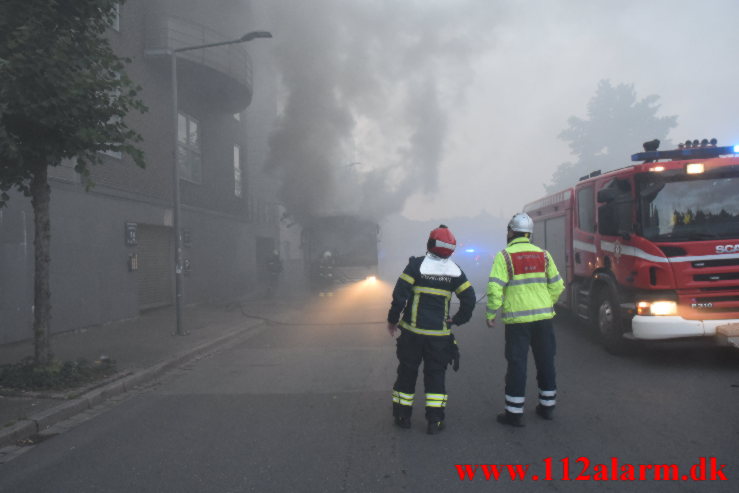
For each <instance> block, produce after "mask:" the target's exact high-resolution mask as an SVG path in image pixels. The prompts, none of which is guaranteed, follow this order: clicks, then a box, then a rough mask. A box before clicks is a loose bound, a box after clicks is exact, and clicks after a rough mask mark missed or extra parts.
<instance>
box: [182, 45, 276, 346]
mask: <svg viewBox="0 0 739 493" xmlns="http://www.w3.org/2000/svg"><path fill="white" fill-rule="evenodd" d="M271 37H272V34H271V33H269V32H267V31H252V32H250V33H247V34H244V35H243V36H241V37H240V38H238V39H233V40H230V41H221V42H218V43H208V44H203V45H196V46H185V47H182V48H175V49H172V50H171V51H170V59H171V65H172V68H171V70H172V121H173V124H174V139H173V143H174V149H173V151H172V152H173V156H174V159H173V162H174V171H173V178H174V197H173V201H174V204H173V213H172V215H173V218H172V220H173V221H172V222H173V227H174V243H175V258H174V262H175V267H174V268H175V314H176V320H177V329H176V331H175V334H176V335H184V334H185V332H184V331H183V330H182V298H183V296H182V291H183V290H182V288H183V278H182V276H183V265H182V230H181V225H180V212H181V211H180V208H181V205H180V163H179V159H178V155H177V154H178V152H177V151H178V149H179V128H178V127H179V122H178V120H179V113H180V111H179V108H178V105H179V101H178V99H177V54H178V53H182V52H184V51H193V50H202V49H204V48H213V47H215V46H225V45H232V44H238V43H246V42H247V41H251V40H253V39H258V38H271Z"/></svg>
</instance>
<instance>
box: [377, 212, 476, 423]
mask: <svg viewBox="0 0 739 493" xmlns="http://www.w3.org/2000/svg"><path fill="white" fill-rule="evenodd" d="M455 246H456V240H455V239H454V235H452V233H451V231H449V229H448V228H447V227H446V226H444V225H441V226H439V227H438V228H436V229H435V230H433V231H432V232H431V234H430V236H429V239H428V243H427V250H428V252H427V253H426V255H425V256H423V257H411V258H410V259H409V261H408V265H407V266H406V267H405V269H404V270H403V273H402V274H401V275H400V278H399V279H398V282H397V283H396V284H395V289H394V290H393V300H392V303H391V305H390V311H389V312H388V315H387V322H388V331H389V332H390V335H392V336H394V335H395V332H396V331H397V330H398V326H400V337H398V339H397V342H396V344H397V351H396V354H397V356H398V362H399V364H398V377H397V379H396V380H395V385H394V386H393V416H394V418H395V424H396V425H398V426H400V427H401V428H410V424H411V421H410V419H411V412H412V410H413V407H412V406H413V401H414V398H415V388H416V378H417V376H418V367H419V366H420V364H421V361H423V376H424V378H423V383H424V387H425V391H426V395H425V404H426V420H427V421H428V427H427V432H428V433H429V434H432V435H433V434H436V433H438V432H439V431H441V430H442V429H443V428H444V408H445V406H446V401H447V394H446V387H445V381H444V380H445V376H446V367H447V365H450V364H451V365H452V366H453V368H454V370H455V371H456V370H457V369H458V368H459V350H458V348H457V343H456V341H455V339H454V335H453V334H452V331H451V326H452V325H462V324H464V323H466V322H467V321H468V320H469V319H470V317H471V316H472V310H473V309H474V307H475V290H474V289H473V287H472V285H471V284H470V282H469V281H468V280H467V276H465V274H464V272H462V269H460V268H459V267H458V266H457V265H456V264H455V263H454V262H453V261H452V260H451V259H450V258H449V257H450V256H451V255H452V253H453V252H454V248H455ZM452 294H456V296H457V297H458V298H459V301H460V305H459V310H458V311H457V313H455V314H454V315H450V314H449V304H450V301H451V298H452ZM401 313H402V319H401Z"/></svg>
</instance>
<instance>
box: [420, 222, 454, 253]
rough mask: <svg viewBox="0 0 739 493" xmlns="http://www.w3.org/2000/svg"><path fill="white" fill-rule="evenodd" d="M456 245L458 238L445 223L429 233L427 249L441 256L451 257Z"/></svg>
mask: <svg viewBox="0 0 739 493" xmlns="http://www.w3.org/2000/svg"><path fill="white" fill-rule="evenodd" d="M456 246H457V239H456V238H454V235H453V234H452V232H451V231H449V228H447V227H446V226H444V225H443V224H442V225H440V226H439V227H438V228H436V229H435V230H433V231H432V232H431V234H429V239H428V242H427V243H426V249H427V250H428V251H429V252H431V253H433V254H434V255H438V256H439V257H441V258H447V257H450V256H451V255H452V253H454V248H455V247H456Z"/></svg>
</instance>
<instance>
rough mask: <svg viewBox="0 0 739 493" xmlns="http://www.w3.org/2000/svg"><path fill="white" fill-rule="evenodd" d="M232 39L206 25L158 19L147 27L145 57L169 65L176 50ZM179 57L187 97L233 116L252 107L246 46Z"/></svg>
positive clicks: (250, 67) (180, 80)
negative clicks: (164, 61) (157, 59)
mask: <svg viewBox="0 0 739 493" xmlns="http://www.w3.org/2000/svg"><path fill="white" fill-rule="evenodd" d="M237 36H238V34H237V35H236V37H237ZM229 39H233V38H229V37H226V36H224V35H223V34H221V33H218V32H216V31H213V30H212V29H209V28H208V27H206V26H204V25H202V24H198V23H194V22H191V21H187V20H184V19H180V18H176V17H162V18H154V19H151V20H149V22H148V24H147V26H146V48H145V54H146V56H147V57H149V58H162V59H163V60H166V63H169V57H170V53H171V52H172V50H173V49H177V48H182V47H186V46H197V45H202V44H209V43H218V42H221V41H227V40H229ZM177 57H178V60H177V64H178V70H177V77H178V82H179V86H180V87H179V91H180V93H181V94H182V96H183V98H192V97H197V98H198V99H199V100H201V101H204V102H206V103H208V104H210V105H213V106H216V107H218V108H221V109H222V110H224V111H228V112H231V113H237V112H240V111H242V110H244V109H245V108H246V107H247V106H249V103H250V102H251V98H252V64H251V59H250V57H249V53H248V52H247V50H246V48H245V47H244V45H238V44H236V45H226V46H218V47H214V48H205V49H202V50H193V51H185V52H183V53H180V54H178V55H177Z"/></svg>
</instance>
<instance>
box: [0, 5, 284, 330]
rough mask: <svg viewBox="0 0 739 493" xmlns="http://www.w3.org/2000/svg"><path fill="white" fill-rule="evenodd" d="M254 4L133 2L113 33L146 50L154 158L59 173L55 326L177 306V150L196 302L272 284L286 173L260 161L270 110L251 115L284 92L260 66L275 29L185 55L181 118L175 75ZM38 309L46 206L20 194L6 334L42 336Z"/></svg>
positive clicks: (248, 18) (244, 25) (119, 41)
mask: <svg viewBox="0 0 739 493" xmlns="http://www.w3.org/2000/svg"><path fill="white" fill-rule="evenodd" d="M251 14H252V13H251V7H250V3H249V1H247V0H229V1H223V2H207V1H204V0H129V1H127V2H126V3H124V4H123V5H121V6H120V8H119V15H118V21H117V22H116V23H115V25H114V26H112V28H111V30H110V33H109V37H110V40H111V44H112V46H113V49H114V50H115V51H116V53H118V54H119V55H121V56H125V57H128V58H130V59H132V63H131V64H130V65H129V66H128V67H127V70H126V71H127V73H128V75H129V77H131V78H132V79H133V80H134V81H135V82H136V83H138V84H139V85H140V86H141V87H142V92H141V97H142V99H143V101H144V103H145V104H146V105H147V106H148V108H149V111H148V112H147V113H145V114H143V115H141V114H132V115H130V117H129V119H128V121H129V124H130V126H132V127H133V128H135V129H136V130H137V131H138V132H139V133H140V134H141V135H142V136H143V138H144V141H143V143H141V148H142V149H143V151H144V153H145V159H146V164H147V165H146V168H145V169H140V168H138V167H136V166H135V165H134V164H133V161H132V160H130V159H129V158H128V157H127V156H121V155H115V154H112V153H111V154H110V155H106V156H105V161H106V162H105V164H104V165H103V166H99V167H96V168H95V169H94V171H93V174H92V177H93V180H94V182H95V183H96V185H95V187H94V188H93V189H92V190H90V191H89V192H88V191H85V190H84V187H83V186H82V185H81V183H80V180H79V177H78V176H77V174H76V173H75V172H74V169H73V163H64V164H63V165H61V166H59V167H55V168H52V169H51V170H50V175H51V187H52V195H51V228H52V233H51V234H52V236H51V293H52V294H51V304H52V320H51V323H50V329H51V331H52V332H61V331H66V330H70V329H75V328H80V327H86V326H93V325H97V324H102V323H106V322H110V321H115V320H121V319H127V318H133V317H136V316H138V315H139V313H140V312H141V311H142V310H146V309H150V308H154V307H161V306H167V305H172V304H173V303H174V294H175V293H174V292H175V287H174V278H175V273H174V270H175V253H174V245H175V241H174V239H175V235H174V222H173V220H174V190H175V187H174V183H175V180H174V178H173V177H174V165H175V161H176V162H177V163H178V166H179V176H180V180H179V188H180V197H181V198H180V203H181V207H180V211H181V213H180V228H181V232H182V235H181V238H182V240H181V241H182V247H183V249H182V257H183V263H182V266H183V270H184V283H183V284H184V289H183V292H184V303H185V304H191V303H202V302H222V303H226V302H229V301H232V300H235V299H238V298H240V297H243V296H245V295H248V294H250V292H252V291H255V290H256V289H258V281H259V273H260V263H261V262H260V259H261V258H263V256H265V255H267V254H268V253H269V252H271V251H272V249H274V248H278V247H279V225H278V217H277V207H278V204H277V200H276V198H275V196H276V194H275V191H276V183H274V182H273V180H272V179H271V178H270V177H269V176H267V175H266V174H265V173H263V172H262V169H263V162H262V161H263V159H262V158H260V156H266V154H267V151H266V146H267V142H266V136H267V134H268V131H267V130H266V126H268V125H269V124H270V121H269V118H263V119H261V118H255V116H254V115H250V114H249V112H250V109H251V108H253V107H254V104H253V102H254V101H255V100H257V98H260V97H264V98H267V99H269V98H272V97H273V92H272V88H271V87H269V84H268V83H264V84H262V85H261V86H260V87H255V83H254V81H255V75H254V74H255V72H257V71H259V70H260V67H258V66H255V64H254V63H253V61H252V57H251V56H250V50H253V49H255V47H254V44H255V43H268V42H269V40H257V41H255V42H253V43H252V42H249V43H241V44H232V45H226V46H219V47H213V48H207V49H199V50H193V51H186V52H182V53H180V54H178V70H177V92H178V95H179V97H178V104H177V107H178V116H177V123H176V124H175V122H174V108H173V100H172V99H173V98H172V94H173V92H172V91H173V86H172V73H171V52H172V50H173V49H177V48H182V47H188V46H199V45H203V44H210V43H218V42H222V41H228V40H233V39H238V38H240V37H241V36H242V35H243V34H244V33H245V32H247V31H250V30H253V28H254V27H257V26H255V25H254V19H253V17H252V15H251ZM267 79H268V78H267ZM262 80H265V78H263V79H262ZM260 90H263V93H260V92H259V91H260ZM257 106H261V108H267V109H269V108H270V103H269V102H267V103H266V104H265V103H264V101H262V104H261V105H257ZM262 111H264V110H262ZM268 111H269V110H267V112H268ZM267 116H268V115H267ZM175 132H176V135H177V145H176V149H175ZM255 135H257V136H259V138H255V137H254V136H255ZM175 156H177V158H176V159H175ZM250 156H256V158H255V159H250ZM32 320H33V211H32V209H31V206H30V201H29V200H28V199H26V198H24V197H22V196H19V195H17V194H16V195H13V196H12V198H11V200H10V202H9V204H8V207H6V208H4V209H2V210H0V343H7V342H11V341H16V340H22V339H28V338H30V337H31V336H32V332H31V325H32Z"/></svg>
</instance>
